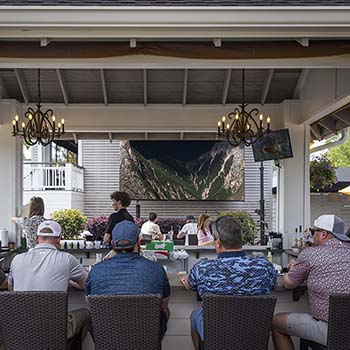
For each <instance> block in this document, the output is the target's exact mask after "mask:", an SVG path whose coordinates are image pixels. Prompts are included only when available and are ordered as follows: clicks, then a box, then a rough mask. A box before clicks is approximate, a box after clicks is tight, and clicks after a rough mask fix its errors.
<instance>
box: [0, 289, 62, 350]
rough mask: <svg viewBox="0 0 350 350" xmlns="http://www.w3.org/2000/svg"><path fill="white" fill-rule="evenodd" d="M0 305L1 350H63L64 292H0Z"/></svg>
mask: <svg viewBox="0 0 350 350" xmlns="http://www.w3.org/2000/svg"><path fill="white" fill-rule="evenodd" d="M0 305H1V311H0V334H1V338H2V340H3V342H4V349H5V350H19V349H35V350H48V349H50V350H51V349H55V350H66V348H67V312H68V311H67V310H68V294H67V293H66V292H1V293H0Z"/></svg>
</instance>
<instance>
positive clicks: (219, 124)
mask: <svg viewBox="0 0 350 350" xmlns="http://www.w3.org/2000/svg"><path fill="white" fill-rule="evenodd" d="M220 127H221V121H220V120H219V121H218V134H219V135H220Z"/></svg>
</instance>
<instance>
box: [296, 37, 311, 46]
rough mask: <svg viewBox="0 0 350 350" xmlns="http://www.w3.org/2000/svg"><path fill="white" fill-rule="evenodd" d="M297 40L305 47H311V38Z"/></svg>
mask: <svg viewBox="0 0 350 350" xmlns="http://www.w3.org/2000/svg"><path fill="white" fill-rule="evenodd" d="M295 40H296V41H297V42H298V43H299V44H300V45H301V46H303V47H309V45H310V42H309V38H298V39H295Z"/></svg>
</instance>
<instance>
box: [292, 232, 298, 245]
mask: <svg viewBox="0 0 350 350" xmlns="http://www.w3.org/2000/svg"><path fill="white" fill-rule="evenodd" d="M292 247H293V248H298V228H297V227H296V228H295V233H294V237H293V244H292Z"/></svg>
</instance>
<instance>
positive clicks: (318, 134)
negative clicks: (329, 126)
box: [310, 124, 322, 140]
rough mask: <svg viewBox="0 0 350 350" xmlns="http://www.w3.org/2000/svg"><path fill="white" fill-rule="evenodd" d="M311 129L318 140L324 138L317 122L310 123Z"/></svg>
mask: <svg viewBox="0 0 350 350" xmlns="http://www.w3.org/2000/svg"><path fill="white" fill-rule="evenodd" d="M310 130H311V131H312V133H313V134H314V136H316V139H317V140H321V139H322V132H321V130H320V127H319V126H318V125H317V124H315V125H310Z"/></svg>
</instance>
